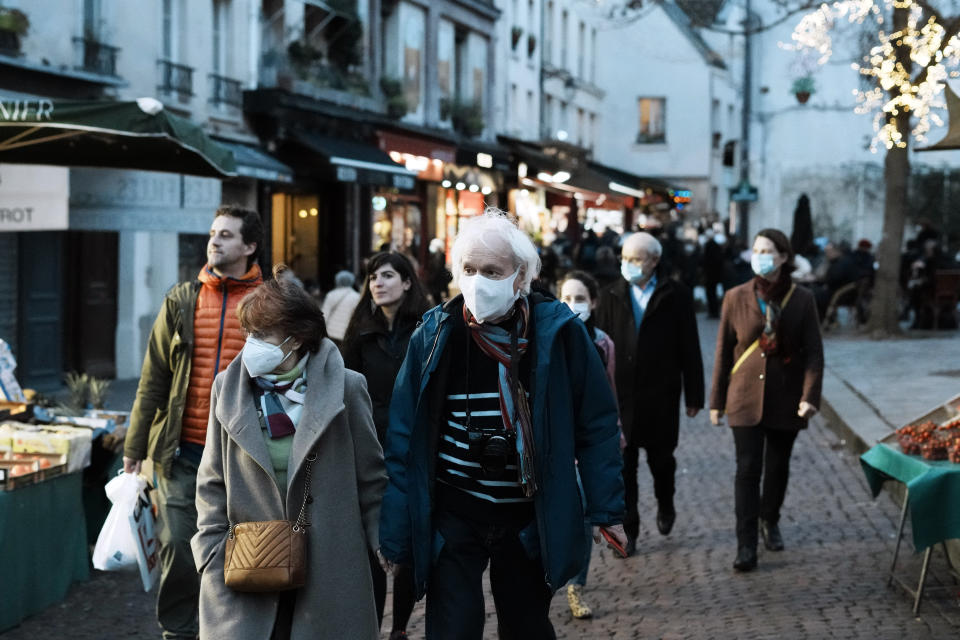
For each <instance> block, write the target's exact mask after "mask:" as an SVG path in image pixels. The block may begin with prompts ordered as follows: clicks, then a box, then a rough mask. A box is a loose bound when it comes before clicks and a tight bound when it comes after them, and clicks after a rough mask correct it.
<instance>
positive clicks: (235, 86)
mask: <svg viewBox="0 0 960 640" xmlns="http://www.w3.org/2000/svg"><path fill="white" fill-rule="evenodd" d="M210 103H211V104H215V105H218V106H230V107H237V108H240V107H242V106H243V86H242V85H241V83H240V81H239V80H234V79H233V78H227V77H225V76H220V75H217V74H215V73H211V74H210Z"/></svg>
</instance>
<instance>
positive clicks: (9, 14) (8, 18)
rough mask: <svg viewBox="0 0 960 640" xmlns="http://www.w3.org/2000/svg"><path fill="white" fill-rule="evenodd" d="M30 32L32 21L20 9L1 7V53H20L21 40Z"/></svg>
mask: <svg viewBox="0 0 960 640" xmlns="http://www.w3.org/2000/svg"><path fill="white" fill-rule="evenodd" d="M29 30H30V19H29V18H28V17H27V14H25V13H24V12H23V11H21V10H20V9H12V8H9V7H0V53H19V52H20V38H22V37H24V36H25V35H27V32H28V31H29Z"/></svg>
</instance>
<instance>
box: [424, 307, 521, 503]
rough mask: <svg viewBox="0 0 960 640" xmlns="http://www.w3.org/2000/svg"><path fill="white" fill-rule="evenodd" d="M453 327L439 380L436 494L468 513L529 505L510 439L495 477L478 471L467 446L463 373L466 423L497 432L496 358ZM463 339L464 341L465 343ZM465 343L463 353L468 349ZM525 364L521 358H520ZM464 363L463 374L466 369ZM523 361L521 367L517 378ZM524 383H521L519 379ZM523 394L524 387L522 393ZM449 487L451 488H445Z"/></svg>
mask: <svg viewBox="0 0 960 640" xmlns="http://www.w3.org/2000/svg"><path fill="white" fill-rule="evenodd" d="M457 328H458V329H461V330H460V331H453V332H452V335H451V336H450V341H449V342H448V344H447V348H448V349H450V350H451V353H450V355H451V367H450V373H449V376H448V377H447V379H446V380H445V383H446V384H445V387H446V393H445V395H444V410H443V412H442V414H441V415H442V418H441V419H442V420H443V424H441V425H440V429H439V433H440V442H439V447H438V459H437V466H436V481H437V485H438V487H437V489H438V500H439V502H440V503H441V506H442V503H443V502H444V501H446V502H448V503H449V502H456V503H459V504H457V505H456V506H457V508H456V510H457V511H461V512H463V511H465V510H467V509H470V510H471V511H472V512H473V513H477V512H487V513H488V512H489V511H490V510H491V509H493V510H505V511H517V510H522V511H524V512H526V510H527V509H528V508H530V507H532V501H533V498H528V497H526V496H525V495H524V493H523V487H522V486H521V484H520V460H519V456H518V455H517V453H516V448H515V444H514V440H510V452H511V455H510V458H509V459H508V461H507V465H506V469H505V471H504V472H503V474H501V476H500V477H497V478H491V477H488V476H487V474H485V473H484V471H483V468H482V467H481V465H480V461H479V459H478V458H477V457H476V456H477V453H476V452H472V451H471V450H470V443H469V437H468V433H467V405H468V399H467V393H466V389H467V380H468V378H469V385H470V394H469V409H470V425H471V426H472V427H473V428H474V429H478V428H479V429H482V430H483V431H484V432H485V433H501V434H502V433H503V431H504V425H503V417H502V415H501V413H500V394H499V391H498V364H497V362H496V361H494V360H493V359H492V358H490V357H488V356H487V355H486V354H484V353H483V352H482V351H481V350H480V348H479V347H478V346H477V345H476V344H474V343H473V341H472V339H471V340H469V343H468V339H469V330H468V329H467V327H466V326H465V325H461V326H460V327H457ZM468 344H469V347H468V346H467V345H468ZM468 348H469V353H468ZM523 364H526V363H523ZM468 368H469V375H468ZM527 368H528V367H527V366H522V367H521V379H524V378H528V377H529V376H528V375H524V373H525V371H524V370H526V369H527ZM524 386H526V385H524ZM527 397H528V398H529V393H528V394H527ZM450 489H453V491H450Z"/></svg>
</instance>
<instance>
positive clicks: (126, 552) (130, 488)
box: [93, 471, 160, 591]
mask: <svg viewBox="0 0 960 640" xmlns="http://www.w3.org/2000/svg"><path fill="white" fill-rule="evenodd" d="M146 486H147V483H146V482H145V481H144V480H143V479H142V478H140V477H139V476H138V475H136V474H134V473H123V472H122V471H121V472H120V473H119V474H118V475H117V477H116V478H114V479H113V480H111V481H110V482H108V483H107V486H106V487H105V488H104V489H105V491H106V493H107V497H108V498H110V502H112V503H113V506H112V507H110V513H108V514H107V519H106V522H104V523H103V529H101V530H100V536H99V537H98V538H97V545H96V547H94V550H93V567H94V568H95V569H100V570H102V571H120V570H133V569H135V568H139V569H140V579H141V580H142V581H143V588H144V591H150V589H151V588H152V587H153V584H154V583H155V582H156V580H157V577H158V576H159V573H160V563H159V562H158V559H157V546H158V543H157V539H156V536H155V534H154V529H155V524H156V523H155V521H154V517H153V508H152V505H151V504H150V497H149V496H148V495H147V492H146Z"/></svg>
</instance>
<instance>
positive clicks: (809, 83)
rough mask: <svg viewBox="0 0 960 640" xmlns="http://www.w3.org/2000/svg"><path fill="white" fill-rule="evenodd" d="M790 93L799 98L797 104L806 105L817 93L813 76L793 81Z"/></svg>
mask: <svg viewBox="0 0 960 640" xmlns="http://www.w3.org/2000/svg"><path fill="white" fill-rule="evenodd" d="M790 91H791V92H792V93H793V94H794V95H795V96H796V97H797V102H799V103H800V104H804V103H806V101H807V100H809V99H810V96H812V95H813V94H814V93H816V86H815V85H814V82H813V78H812V77H811V76H800V77H799V78H797V79H795V80H794V81H793V86H792V87H791V88H790Z"/></svg>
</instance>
